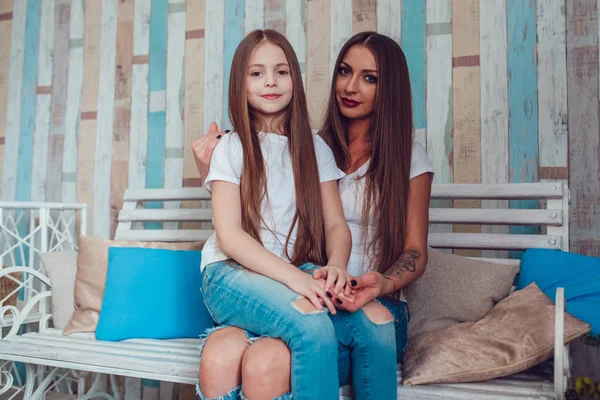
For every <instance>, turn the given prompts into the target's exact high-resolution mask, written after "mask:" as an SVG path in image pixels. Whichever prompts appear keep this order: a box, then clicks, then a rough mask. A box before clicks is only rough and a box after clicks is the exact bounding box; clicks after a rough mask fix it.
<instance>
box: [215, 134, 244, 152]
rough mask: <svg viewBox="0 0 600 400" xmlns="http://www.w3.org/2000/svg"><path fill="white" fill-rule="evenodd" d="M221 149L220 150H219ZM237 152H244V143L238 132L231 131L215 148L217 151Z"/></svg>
mask: <svg viewBox="0 0 600 400" xmlns="http://www.w3.org/2000/svg"><path fill="white" fill-rule="evenodd" d="M219 148H220V149H219ZM217 149H219V150H220V151H228V152H231V151H235V152H237V153H239V152H241V151H242V142H241V140H240V136H239V135H238V133H237V132H235V131H231V132H230V133H227V134H225V135H223V137H221V139H219V143H217V145H216V146H215V151H217Z"/></svg>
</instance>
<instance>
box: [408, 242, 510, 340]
mask: <svg viewBox="0 0 600 400" xmlns="http://www.w3.org/2000/svg"><path fill="white" fill-rule="evenodd" d="M518 270H519V268H518V267H517V266H516V265H514V266H508V265H499V264H494V263H490V262H485V261H480V260H473V259H469V258H465V257H461V256H458V255H454V254H446V253H443V252H441V251H439V250H435V249H432V248H429V249H428V261H427V267H426V268H425V273H424V274H423V275H422V276H421V277H420V278H419V279H417V280H416V281H414V282H413V283H411V284H410V286H409V287H408V288H407V290H406V297H407V301H408V306H409V309H410V317H411V319H410V323H409V324H408V337H409V339H410V338H413V337H415V336H417V335H419V334H421V333H423V332H429V331H431V330H434V329H439V328H443V327H445V326H449V325H453V324H458V323H461V322H469V321H471V322H474V321H478V320H479V319H481V318H482V317H483V316H484V315H485V314H486V313H487V312H488V311H489V310H490V309H491V308H492V307H493V306H494V305H495V304H496V303H497V302H499V301H500V300H502V299H504V298H505V297H506V296H507V295H508V292H509V291H510V288H511V286H512V284H513V281H514V279H515V276H516V274H517V272H518Z"/></svg>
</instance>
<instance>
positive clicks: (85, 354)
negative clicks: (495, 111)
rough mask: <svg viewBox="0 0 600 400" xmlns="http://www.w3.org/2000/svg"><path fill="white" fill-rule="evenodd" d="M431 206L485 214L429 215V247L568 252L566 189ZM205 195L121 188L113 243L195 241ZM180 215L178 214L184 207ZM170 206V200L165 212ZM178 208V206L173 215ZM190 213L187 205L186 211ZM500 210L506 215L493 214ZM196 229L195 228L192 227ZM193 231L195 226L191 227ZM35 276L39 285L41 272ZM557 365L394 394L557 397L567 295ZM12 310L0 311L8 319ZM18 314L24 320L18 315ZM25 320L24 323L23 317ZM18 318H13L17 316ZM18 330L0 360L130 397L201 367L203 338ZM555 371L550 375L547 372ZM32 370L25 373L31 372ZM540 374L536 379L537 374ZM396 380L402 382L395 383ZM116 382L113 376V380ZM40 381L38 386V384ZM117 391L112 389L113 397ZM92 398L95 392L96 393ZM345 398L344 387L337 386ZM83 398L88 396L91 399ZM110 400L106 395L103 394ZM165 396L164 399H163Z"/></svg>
mask: <svg viewBox="0 0 600 400" xmlns="http://www.w3.org/2000/svg"><path fill="white" fill-rule="evenodd" d="M432 198H433V199H446V200H448V199H449V200H458V199H461V200H462V199H476V200H481V205H482V206H483V207H489V206H492V207H494V208H490V209H464V208H462V209H460V208H432V209H431V210H430V222H431V223H432V224H435V225H434V226H435V229H434V231H432V233H431V234H430V237H429V242H430V245H431V246H433V247H439V248H447V249H479V250H482V255H483V256H484V257H485V256H487V255H489V254H488V253H489V252H492V251H493V252H496V251H500V252H499V253H496V254H495V255H498V254H500V255H501V256H502V255H504V257H506V251H507V250H523V249H526V248H554V249H562V250H568V242H569V237H568V189H567V187H566V185H563V184H562V183H558V182H554V183H533V184H498V185H484V184H477V185H461V184H448V185H434V187H433V192H432ZM510 199H531V200H538V201H540V204H541V207H542V208H541V209H536V210H533V209H532V210H515V209H509V208H506V207H507V205H508V200H510ZM208 200H209V197H208V193H207V192H206V191H205V190H204V189H202V188H183V189H142V190H132V189H130V190H127V191H126V193H125V196H124V205H123V209H122V210H121V212H120V214H119V224H118V227H117V231H116V239H121V240H144V241H197V240H206V239H208V237H209V236H210V235H211V234H212V228H211V226H212V225H211V224H210V221H211V212H210V209H209V208H200V204H199V201H208ZM148 201H164V202H165V208H163V209H145V208H143V204H144V203H145V202H148ZM182 201H183V202H188V204H185V203H184V204H183V206H184V208H179V206H180V202H182ZM166 202H170V205H167V203H166ZM173 207H177V208H173ZM185 207H187V208H185ZM498 207H504V208H498ZM149 221H152V222H162V223H164V226H163V229H161V230H144V229H143V227H141V225H142V224H141V223H140V222H149ZM198 223H200V224H201V225H200V224H198ZM444 224H445V225H448V224H451V225H452V224H471V225H473V224H476V225H485V226H486V227H485V228H482V232H483V233H481V232H479V233H476V232H471V233H461V232H459V231H460V229H455V231H453V230H452V226H451V225H450V229H444V228H441V229H440V226H441V225H444ZM511 224H512V225H534V226H541V227H542V229H541V232H540V233H537V234H531V235H515V234H509V233H508V228H507V225H511ZM187 228H191V229H187ZM492 261H496V262H498V263H499V264H501V265H502V264H518V263H519V261H518V260H511V259H507V258H504V259H493V260H492ZM34 275H35V276H36V277H37V278H38V279H40V280H43V281H44V282H47V278H45V277H44V276H43V275H41V274H40V273H39V272H36V273H34ZM556 309H557V314H556V343H557V344H558V345H557V346H556V348H555V362H554V366H553V367H551V369H550V371H549V372H544V371H543V368H541V370H540V369H538V370H535V371H533V370H532V371H527V372H524V373H520V374H517V375H513V376H511V377H506V378H501V379H495V380H491V381H487V382H478V383H467V384H452V385H426V386H412V387H403V386H401V385H399V387H398V396H399V397H400V398H403V399H415V400H420V399H442V398H443V399H447V398H452V399H524V398H528V399H562V398H563V394H564V391H565V386H566V379H567V376H568V373H569V361H568V352H567V347H566V346H563V345H562V342H563V326H562V321H563V317H564V311H563V310H564V294H563V292H562V290H561V289H559V291H558V293H557V308H556ZM8 311H9V310H7V309H6V307H5V308H3V309H2V310H0V312H1V313H2V314H0V315H4V314H6V313H7V312H8ZM21 315H22V314H21ZM21 319H22V318H21ZM18 320H19V319H18ZM18 320H17V324H15V326H14V327H13V329H12V330H11V331H10V333H9V334H8V335H6V336H5V337H3V338H2V340H0V359H3V360H10V361H19V362H23V363H27V364H28V366H31V365H45V366H49V367H60V368H68V369H73V370H79V371H89V372H95V373H102V374H109V375H111V376H114V375H122V376H125V377H127V379H126V393H127V395H126V397H129V396H131V398H135V397H136V395H137V394H138V393H139V392H140V390H141V388H140V381H139V379H140V378H146V379H154V380H160V381H165V382H179V383H187V384H195V383H196V382H197V374H198V365H199V352H198V345H199V340H128V341H124V342H119V343H112V342H100V341H97V340H95V339H94V336H93V335H92V334H75V335H71V336H62V332H61V331H60V330H56V329H52V328H48V319H47V318H44V319H42V321H41V323H40V327H39V332H36V333H26V334H23V335H17V329H18ZM552 368H553V371H552ZM32 371H33V370H32V368H31V367H28V369H27V372H28V373H31V372H32ZM540 371H541V372H540ZM400 379H401V378H400V375H399V382H400ZM43 383H44V382H35V380H34V379H31V380H28V381H27V385H29V386H28V390H27V393H26V396H25V397H26V398H36V397H40V396H41V395H42V394H43V391H44V390H43V389H44V388H43ZM111 383H112V384H113V385H114V383H115V380H114V378H113V379H111ZM35 384H38V388H37V389H36V388H35V387H34V385H35ZM115 392H116V393H118V392H117V391H116V390H115V391H113V393H115ZM96 394H97V393H96ZM341 394H342V398H348V396H349V395H350V389H349V388H347V387H345V388H342V389H341ZM93 395H94V393H93V391H87V392H86V396H85V397H90V396H93ZM104 397H106V398H109V397H110V396H108V395H104ZM161 398H162V396H161Z"/></svg>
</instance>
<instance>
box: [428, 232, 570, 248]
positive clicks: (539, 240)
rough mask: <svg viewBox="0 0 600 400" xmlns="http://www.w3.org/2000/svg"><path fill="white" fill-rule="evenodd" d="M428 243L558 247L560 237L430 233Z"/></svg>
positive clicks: (463, 245)
mask: <svg viewBox="0 0 600 400" xmlns="http://www.w3.org/2000/svg"><path fill="white" fill-rule="evenodd" d="M429 245H430V246H431V247H441V248H445V249H489V250H525V249H531V248H536V249H560V248H561V246H562V237H561V236H559V235H516V234H507V235H500V234H493V233H454V232H453V233H430V234H429Z"/></svg>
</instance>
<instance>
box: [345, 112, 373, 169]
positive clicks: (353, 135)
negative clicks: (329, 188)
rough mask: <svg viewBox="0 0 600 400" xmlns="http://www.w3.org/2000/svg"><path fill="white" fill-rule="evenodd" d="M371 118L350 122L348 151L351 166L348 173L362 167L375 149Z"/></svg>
mask: <svg viewBox="0 0 600 400" xmlns="http://www.w3.org/2000/svg"><path fill="white" fill-rule="evenodd" d="M371 123H372V120H371V119H361V120H354V121H351V122H350V123H349V124H348V151H349V152H350V166H349V167H348V169H347V171H346V173H347V174H351V173H352V172H354V171H356V170H357V169H358V168H360V167H361V166H362V165H363V164H364V163H365V162H367V160H369V158H371V151H372V149H373V142H372V137H371V131H370V128H371Z"/></svg>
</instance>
